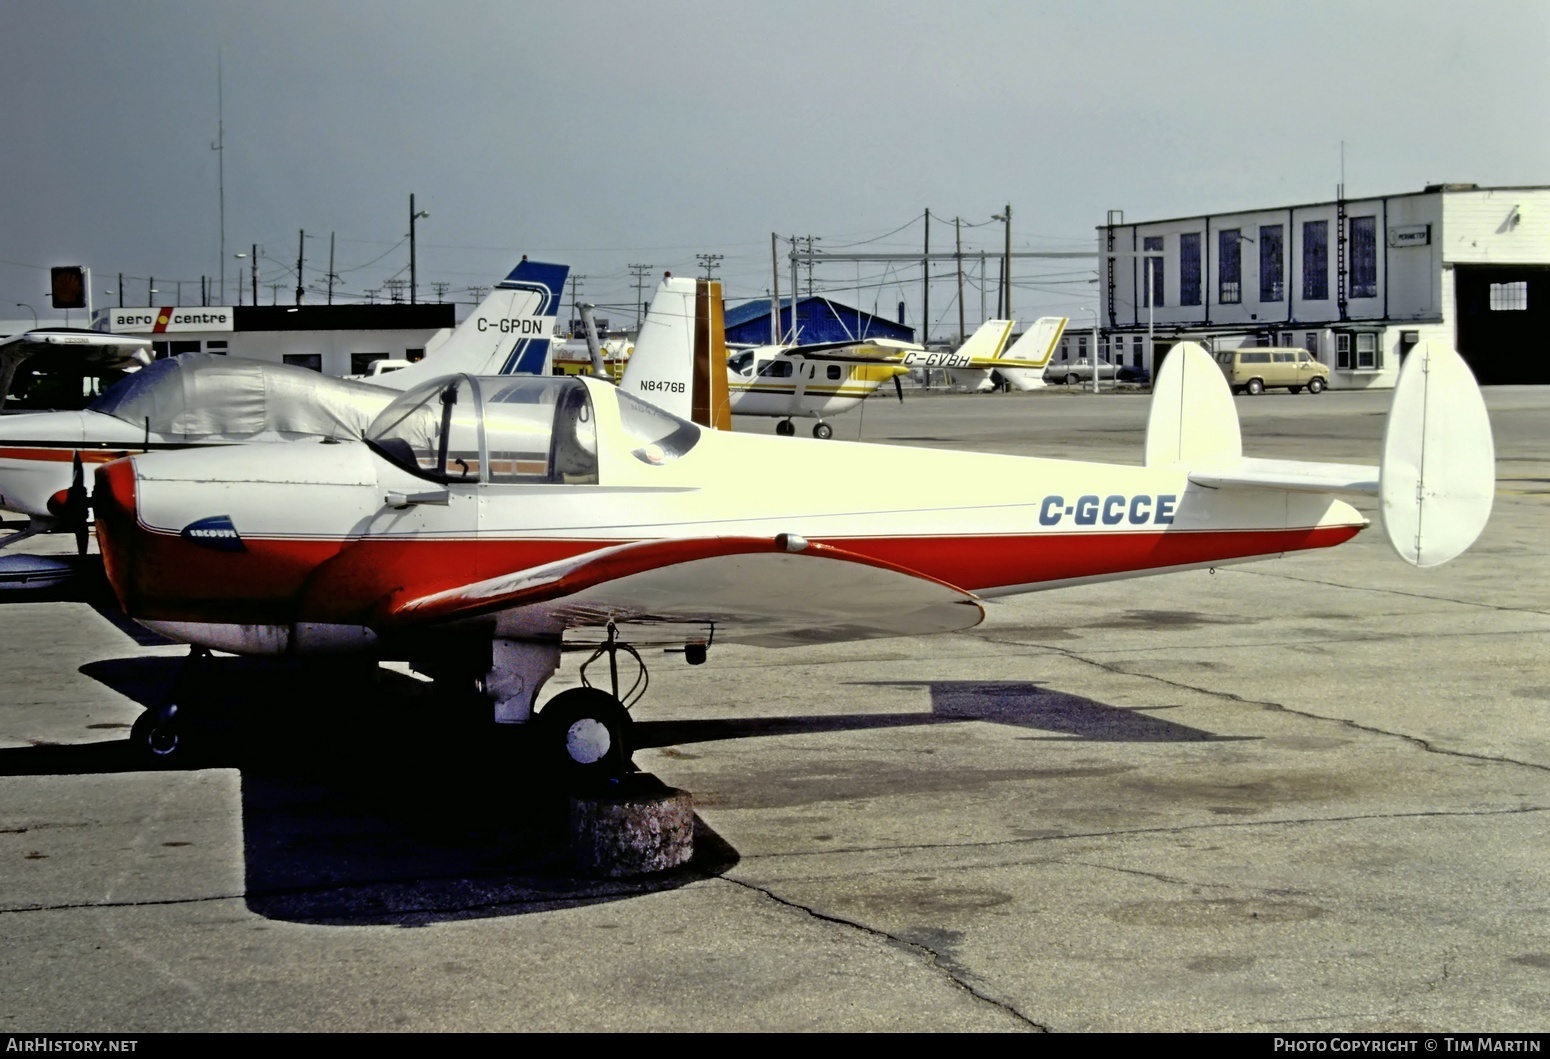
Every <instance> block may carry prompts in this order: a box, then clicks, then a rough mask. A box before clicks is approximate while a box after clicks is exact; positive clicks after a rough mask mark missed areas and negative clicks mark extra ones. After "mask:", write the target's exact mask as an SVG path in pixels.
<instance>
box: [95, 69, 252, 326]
mask: <svg viewBox="0 0 1550 1059" xmlns="http://www.w3.org/2000/svg"><path fill="white" fill-rule="evenodd" d="M221 82H222V77H221V53H220V52H219V51H217V52H216V53H215V142H214V143H212V144H211V145H210V150H212V151H214V152H215V164H216V174H217V176H216V187H217V188H219V192H218V194H219V196H220V199H219V201H220V210H221V300H222V301H225V300H226V103H225V100H224V99H223V98H222V91H223V86H222V83H221ZM237 284H238V287H237V295H238V297H239V298H240V297H241V295H242V287H241V284H242V279H241V277H240V276H239V277H238V279H237ZM118 303H119V305H120V306H122V305H123V304H124V299H123V296H122V295H120V297H119V301H118Z"/></svg>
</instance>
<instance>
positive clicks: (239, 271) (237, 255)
mask: <svg viewBox="0 0 1550 1059" xmlns="http://www.w3.org/2000/svg"><path fill="white" fill-rule="evenodd" d="M231 256H232V257H234V258H237V259H239V260H246V258H247V256H248V255H246V254H244V253H240V252H239V253H235V254H233V255H231ZM253 263H254V264H255V265H256V264H257V263H258V262H257V261H254V262H253ZM222 296H223V297H224V296H225V294H224V292H223V293H222ZM237 304H238V305H241V304H242V266H241V265H238V266H237ZM253 304H254V305H257V304H258V281H257V280H256V279H255V280H254V281H253Z"/></svg>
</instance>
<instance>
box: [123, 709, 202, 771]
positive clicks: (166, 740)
mask: <svg viewBox="0 0 1550 1059" xmlns="http://www.w3.org/2000/svg"><path fill="white" fill-rule="evenodd" d="M129 746H130V749H131V750H133V752H134V755H135V757H137V758H139V759H140V761H141V763H143V764H146V765H149V766H151V767H152V768H168V767H170V766H172V765H177V764H181V763H182V762H183V761H185V760H186V759H187V758H188V757H189V753H188V740H187V739H186V737H185V733H184V731H183V723H182V720H181V719H180V718H179V716H178V707H177V704H176V703H168V704H167V705H165V706H162V707H160V708H159V709H153V710H146V711H145V712H144V713H142V714H141V715H140V716H139V717H137V718H135V723H134V724H133V725H132V726H131V727H130V729H129Z"/></svg>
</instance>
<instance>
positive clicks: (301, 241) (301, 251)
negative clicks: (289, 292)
mask: <svg viewBox="0 0 1550 1059" xmlns="http://www.w3.org/2000/svg"><path fill="white" fill-rule="evenodd" d="M299 231H300V232H301V234H300V235H299V236H297V238H296V304H297V305H300V304H301V299H302V295H303V293H304V288H303V287H302V285H301V263H302V261H303V260H304V259H305V258H306V256H307V230H306V229H305V228H302V229H299Z"/></svg>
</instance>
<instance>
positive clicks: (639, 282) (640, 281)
mask: <svg viewBox="0 0 1550 1059" xmlns="http://www.w3.org/2000/svg"><path fill="white" fill-rule="evenodd" d="M656 267H657V266H655V265H631V266H630V275H632V276H634V277H635V330H637V331H639V330H640V307H641V291H642V290H643V289H645V286H646V274H647V273H648V272H650V271H651V270H652V269H654V268H656Z"/></svg>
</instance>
